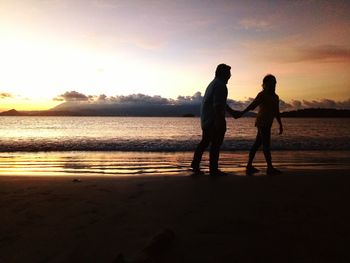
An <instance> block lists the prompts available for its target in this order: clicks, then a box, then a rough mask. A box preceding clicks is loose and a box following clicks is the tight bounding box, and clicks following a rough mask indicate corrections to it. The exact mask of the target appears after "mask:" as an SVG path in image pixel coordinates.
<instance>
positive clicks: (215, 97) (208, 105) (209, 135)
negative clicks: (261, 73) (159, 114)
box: [191, 64, 238, 176]
mask: <svg viewBox="0 0 350 263" xmlns="http://www.w3.org/2000/svg"><path fill="white" fill-rule="evenodd" d="M230 70H231V67H230V66H228V65H225V64H220V65H218V66H217V68H216V72H215V78H214V80H213V81H212V82H211V83H210V84H209V86H208V87H207V89H206V91H205V94H204V97H203V101H202V105H201V127H202V140H201V141H200V143H199V144H198V146H197V148H196V150H195V152H194V156H193V161H192V164H191V167H192V169H193V172H194V173H195V174H203V172H202V171H201V170H200V162H201V159H202V155H203V153H204V151H205V149H206V148H207V147H208V146H209V144H210V154H209V172H210V175H213V176H217V175H218V176H220V175H225V173H224V172H222V171H220V170H219V168H218V161H219V154H220V147H221V144H222V142H223V140H224V136H225V132H226V120H225V111H226V110H227V111H228V112H230V113H231V114H232V115H233V116H235V117H237V114H238V112H237V111H234V110H232V109H231V108H230V107H229V106H228V105H227V104H226V101H227V87H226V84H227V82H228V80H229V79H230V77H231V72H230Z"/></svg>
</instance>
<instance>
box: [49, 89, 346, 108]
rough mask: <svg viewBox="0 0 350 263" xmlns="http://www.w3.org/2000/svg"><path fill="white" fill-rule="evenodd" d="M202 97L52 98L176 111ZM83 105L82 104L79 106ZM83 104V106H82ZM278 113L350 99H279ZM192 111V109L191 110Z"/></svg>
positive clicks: (71, 94) (239, 104)
mask: <svg viewBox="0 0 350 263" xmlns="http://www.w3.org/2000/svg"><path fill="white" fill-rule="evenodd" d="M202 99H203V96H202V94H201V93H200V92H199V91H198V92H196V93H195V94H193V95H192V96H178V97H177V98H176V99H169V98H163V97H162V96H157V95H156V96H149V95H145V94H131V95H127V96H107V95H105V94H101V95H99V96H96V95H85V94H82V93H79V92H76V91H67V92H65V93H64V94H62V95H60V96H57V97H56V98H54V100H56V101H62V102H79V103H80V104H79V105H80V106H83V105H90V106H91V105H92V106H96V107H102V108H103V107H112V106H113V105H118V106H120V107H156V106H160V107H167V106H169V107H178V109H180V110H181V109H190V108H188V107H194V108H198V109H199V107H200V104H201V102H202ZM253 100H254V98H247V99H246V100H233V99H228V100H227V103H228V104H229V105H230V106H231V107H232V108H233V109H235V110H243V109H245V108H246V107H248V105H249V104H250V103H252V101H253ZM81 103H83V104H81ZM84 103H85V104H84ZM279 105H280V111H281V112H283V111H290V110H298V109H305V108H333V109H350V98H349V99H348V100H344V101H336V100H331V99H326V98H325V99H320V100H292V101H290V102H286V101H284V100H283V99H280V103H279ZM191 109H193V108H191Z"/></svg>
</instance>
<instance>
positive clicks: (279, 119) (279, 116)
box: [276, 100, 283, 134]
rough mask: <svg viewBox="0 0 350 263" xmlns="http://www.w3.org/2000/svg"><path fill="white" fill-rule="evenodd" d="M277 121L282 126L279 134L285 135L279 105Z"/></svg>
mask: <svg viewBox="0 0 350 263" xmlns="http://www.w3.org/2000/svg"><path fill="white" fill-rule="evenodd" d="M278 101H279V100H278ZM278 104H279V102H278ZM276 120H277V122H278V124H279V125H280V132H279V134H282V133H283V125H282V121H281V114H280V107H279V105H278V109H277V114H276Z"/></svg>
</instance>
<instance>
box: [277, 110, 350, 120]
mask: <svg viewBox="0 0 350 263" xmlns="http://www.w3.org/2000/svg"><path fill="white" fill-rule="evenodd" d="M281 117H285V118H349V117H350V110H338V109H321V108H311V109H301V110H294V111H286V112H282V113H281Z"/></svg>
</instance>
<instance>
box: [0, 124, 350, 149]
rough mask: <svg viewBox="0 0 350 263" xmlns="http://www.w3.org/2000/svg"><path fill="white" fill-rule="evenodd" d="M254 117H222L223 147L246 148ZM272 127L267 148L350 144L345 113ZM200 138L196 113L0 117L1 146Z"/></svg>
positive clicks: (148, 144) (175, 142)
mask: <svg viewBox="0 0 350 263" xmlns="http://www.w3.org/2000/svg"><path fill="white" fill-rule="evenodd" d="M254 121H255V120H254V118H241V119H238V120H235V119H232V118H227V132H226V136H225V142H224V144H223V146H222V150H223V151H247V150H249V148H250V147H251V145H252V143H253V141H254V139H255V136H256V128H255V127H254ZM283 123H284V133H283V135H278V125H277V123H276V122H275V123H274V125H273V127H272V143H271V147H272V150H287V151H290V150H306V151H309V150H312V151H313V150H318V151H324V150H326V151H329V150H332V151H335V150H337V151H339V150H340V151H343V150H345V151H346V150H350V119H347V118H339V119H337V118H335V119H332V118H284V119H283ZM200 139H201V128H200V120H199V118H196V117H194V118H174V117H169V118H167V117H165V118H164V117H0V152H47V151H128V152H130V151H131V152H182V151H193V150H194V148H195V146H196V144H197V143H198V142H199V141H200Z"/></svg>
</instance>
